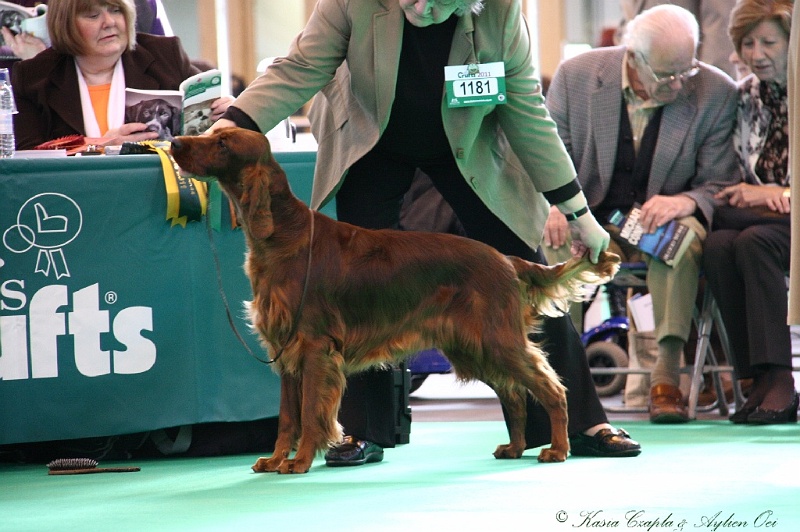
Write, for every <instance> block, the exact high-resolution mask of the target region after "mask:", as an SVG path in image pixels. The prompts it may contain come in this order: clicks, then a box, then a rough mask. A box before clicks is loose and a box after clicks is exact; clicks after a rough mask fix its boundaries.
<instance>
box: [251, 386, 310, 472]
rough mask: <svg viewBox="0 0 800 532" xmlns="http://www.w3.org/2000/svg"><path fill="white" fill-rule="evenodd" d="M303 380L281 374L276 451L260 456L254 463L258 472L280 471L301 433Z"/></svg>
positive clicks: (254, 467)
mask: <svg viewBox="0 0 800 532" xmlns="http://www.w3.org/2000/svg"><path fill="white" fill-rule="evenodd" d="M300 386H301V380H300V379H299V378H298V377H297V376H296V375H292V374H289V373H285V374H283V375H282V376H281V403H280V411H279V414H278V438H277V440H276V441H275V452H273V453H272V456H271V457H270V458H264V457H262V458H259V459H258V460H257V461H256V463H255V464H254V465H253V471H255V472H256V473H269V472H274V471H278V469H279V468H280V466H281V464H282V463H283V462H284V460H287V459H288V458H289V454H290V453H291V452H292V449H294V446H295V443H297V439H298V437H299V433H300V403H301V399H302V392H301V389H300Z"/></svg>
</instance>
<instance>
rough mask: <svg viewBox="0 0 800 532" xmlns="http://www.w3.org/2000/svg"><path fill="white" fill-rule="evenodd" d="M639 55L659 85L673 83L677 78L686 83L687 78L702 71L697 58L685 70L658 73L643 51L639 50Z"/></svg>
mask: <svg viewBox="0 0 800 532" xmlns="http://www.w3.org/2000/svg"><path fill="white" fill-rule="evenodd" d="M637 55H638V56H639V58H641V60H642V64H643V65H644V66H646V67H647V70H648V72H649V73H650V77H651V78H652V79H653V81H654V82H655V83H656V84H657V85H662V86H663V85H671V84H672V83H673V82H674V81H675V80H680V82H681V83H684V82H685V81H686V80H687V79H689V78H691V77H692V76H695V75H696V74H697V73H698V72H700V67H699V66H698V63H697V60H694V61H693V62H692V66H691V67H689V68H687V69H686V70H684V71H683V72H675V73H673V74H661V75H658V74H656V73H655V72H653V67H651V66H650V63H648V62H647V58H645V56H644V54H642V53H641V52H637Z"/></svg>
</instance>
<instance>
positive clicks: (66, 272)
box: [0, 153, 314, 444]
mask: <svg viewBox="0 0 800 532" xmlns="http://www.w3.org/2000/svg"><path fill="white" fill-rule="evenodd" d="M279 159H280V156H279ZM289 159H290V162H289V164H290V166H291V165H294V168H293V171H292V173H290V176H299V177H298V178H297V180H295V179H294V177H293V178H292V186H293V188H295V189H297V190H300V191H302V193H298V195H301V199H303V200H304V201H308V198H309V196H310V189H311V180H312V179H313V161H314V154H313V153H306V154H290V157H289ZM303 196H305V197H303ZM222 198H224V196H222ZM217 199H219V197H218V198H217ZM166 202H167V200H166V194H165V190H164V180H163V177H162V172H161V164H160V162H159V158H158V156H156V155H125V156H116V157H112V156H95V157H70V158H66V159H27V160H26V159H20V158H14V159H2V160H0V234H2V237H3V238H2V241H1V242H0V405H2V407H1V408H0V444H8V443H18V442H29V441H46V440H59V439H71V438H82V437H93V436H108V435H114V434H127V433H133V432H141V431H147V430H153V429H157V428H164V427H172V426H178V425H185V424H194V423H202V422H212V421H246V420H253V419H260V418H264V417H271V416H275V415H277V413H278V401H279V384H278V378H277V376H276V375H275V374H274V373H273V371H272V369H271V368H270V367H269V366H266V365H263V364H261V363H259V362H257V361H255V360H254V359H253V358H251V357H250V355H249V354H248V353H247V352H246V350H245V349H244V347H243V346H242V345H241V344H240V343H239V341H238V340H237V338H236V336H235V334H234V333H233V331H232V330H231V328H230V326H229V324H228V320H227V317H226V314H225V309H224V306H223V303H222V296H221V294H220V291H219V288H218V283H217V274H216V271H215V267H214V260H213V257H212V252H211V249H212V248H211V246H210V243H209V237H208V232H207V228H206V226H205V221H201V222H193V223H188V224H187V225H186V228H185V229H180V230H176V229H174V228H173V229H171V226H170V223H169V222H168V221H166V220H165V219H164V212H165V210H166ZM215 207H216V208H219V210H220V213H221V216H222V219H229V208H228V203H227V200H225V201H222V202H221V205H217V206H215ZM213 238H214V246H215V248H216V250H217V253H218V255H219V260H220V263H221V270H222V272H221V273H222V278H223V289H224V290H225V295H226V297H227V299H228V301H229V302H230V304H231V306H232V307H233V308H231V312H232V314H233V316H234V317H235V322H236V326H237V328H238V329H239V331H240V333H241V334H242V335H243V336H244V337H245V339H246V341H247V344H248V345H249V346H250V349H251V350H252V351H253V352H254V353H256V354H258V355H261V356H264V355H265V354H264V351H263V349H262V348H261V347H260V345H259V343H258V341H257V339H256V338H255V336H253V335H252V334H251V333H250V331H249V329H248V328H247V326H246V323H245V321H244V319H243V310H242V308H243V307H242V302H243V301H244V300H249V299H250V298H251V294H250V285H249V281H248V280H247V278H246V277H245V275H244V273H243V270H242V262H243V257H244V237H243V235H242V232H241V231H240V230H238V229H231V227H230V224H224V223H223V224H220V228H219V231H213Z"/></svg>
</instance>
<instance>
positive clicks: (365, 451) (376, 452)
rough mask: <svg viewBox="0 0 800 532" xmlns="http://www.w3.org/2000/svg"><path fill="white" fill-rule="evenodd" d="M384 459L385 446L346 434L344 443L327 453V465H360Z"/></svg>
mask: <svg viewBox="0 0 800 532" xmlns="http://www.w3.org/2000/svg"><path fill="white" fill-rule="evenodd" d="M382 460H383V447H381V446H380V445H378V444H375V443H372V442H371V441H365V440H358V439H356V438H353V437H352V436H345V437H344V441H343V442H342V443H340V444H338V445H335V446H334V447H331V448H330V449H328V452H327V453H325V465H327V466H329V467H340V466H359V465H363V464H369V463H372V462H380V461H382Z"/></svg>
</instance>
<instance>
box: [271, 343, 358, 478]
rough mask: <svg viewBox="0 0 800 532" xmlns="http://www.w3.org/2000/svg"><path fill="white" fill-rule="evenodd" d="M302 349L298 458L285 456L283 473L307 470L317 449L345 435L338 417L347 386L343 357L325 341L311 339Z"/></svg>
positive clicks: (281, 468)
mask: <svg viewBox="0 0 800 532" xmlns="http://www.w3.org/2000/svg"><path fill="white" fill-rule="evenodd" d="M301 349H302V352H303V353H304V354H305V356H304V359H303V368H302V373H303V376H302V383H301V386H302V393H301V405H300V408H301V416H300V417H301V427H302V430H301V432H300V439H299V441H298V443H297V452H296V453H295V455H294V458H293V459H291V460H284V461H283V462H282V463H281V464H280V466H279V467H278V472H279V473H306V472H307V471H308V470H309V469H310V468H311V463H312V462H313V461H314V456H315V455H316V454H317V451H320V450H322V449H326V448H327V447H328V445H329V444H330V443H331V442H337V441H340V440H341V438H342V428H341V425H339V422H338V421H337V417H338V414H339V405H340V404H341V400H342V393H343V392H344V386H345V376H344V373H343V371H342V357H341V355H340V354H338V353H334V352H333V351H332V347H331V346H329V345H327V343H325V342H322V345H320V344H317V343H312V342H308V341H307V342H304V343H303V346H302V348H301Z"/></svg>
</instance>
